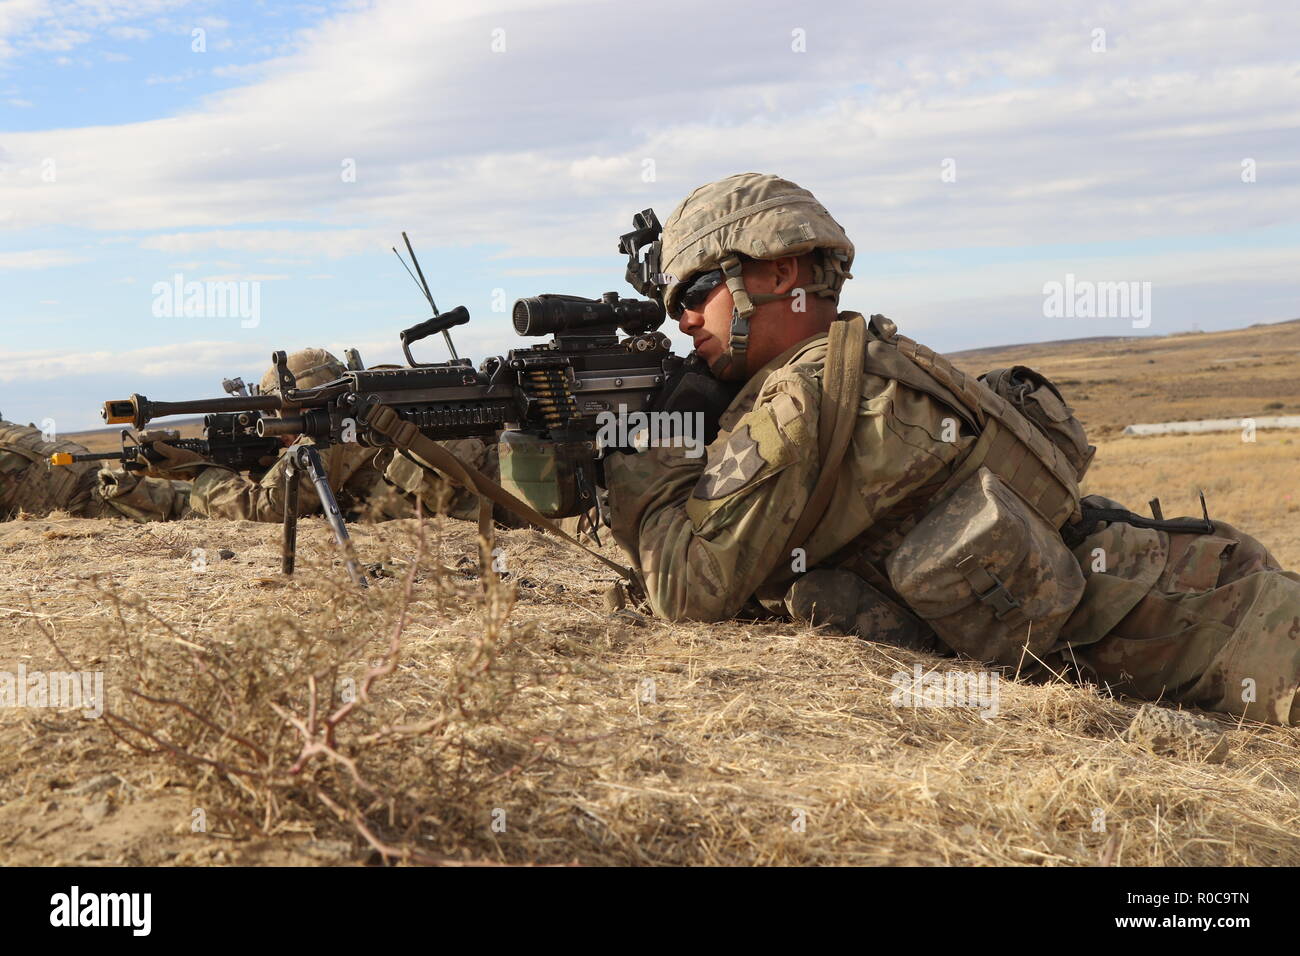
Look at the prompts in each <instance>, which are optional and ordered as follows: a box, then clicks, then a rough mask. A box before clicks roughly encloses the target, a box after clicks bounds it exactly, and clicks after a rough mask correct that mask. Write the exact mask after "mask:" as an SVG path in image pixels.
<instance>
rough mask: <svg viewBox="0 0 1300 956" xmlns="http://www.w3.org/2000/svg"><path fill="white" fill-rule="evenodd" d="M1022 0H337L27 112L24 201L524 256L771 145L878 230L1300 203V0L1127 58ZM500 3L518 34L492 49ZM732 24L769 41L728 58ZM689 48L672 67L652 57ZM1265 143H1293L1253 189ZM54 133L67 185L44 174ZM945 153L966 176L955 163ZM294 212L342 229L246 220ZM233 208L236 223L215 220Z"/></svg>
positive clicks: (146, 220) (13, 145) (1162, 31)
mask: <svg viewBox="0 0 1300 956" xmlns="http://www.w3.org/2000/svg"><path fill="white" fill-rule="evenodd" d="M142 6H148V4H147V3H145V4H142ZM819 9H820V8H819ZM1018 10H1019V6H1018V5H1017V4H1016V3H1013V2H1006V3H1001V4H996V3H995V4H991V5H989V7H988V8H987V9H984V10H982V12H981V16H980V17H978V18H975V17H971V18H967V19H966V20H965V21H955V20H953V19H952V18H951V17H950V16H948V14H950V13H951V8H950V7H949V5H947V4H938V3H936V2H932V3H921V4H917V5H914V6H912V7H908V8H906V9H899V8H890V9H889V10H888V11H887V12H886V11H873V10H869V9H866V8H862V7H859V6H858V5H855V4H850V3H847V2H845V3H840V4H831V5H829V6H828V7H827V8H826V9H825V10H823V11H822V12H821V13H820V14H819V17H818V18H817V22H810V23H809V24H807V29H808V44H809V45H808V53H806V54H801V55H800V54H794V53H792V52H790V48H789V38H790V30H791V26H790V22H789V21H790V20H791V15H790V14H787V13H785V12H784V9H783V8H778V7H777V6H775V5H762V4H759V5H757V6H756V7H755V8H754V9H753V10H751V11H750V12H749V15H748V16H747V18H746V20H745V22H744V23H743V24H741V25H737V23H736V18H735V17H734V15H733V14H732V13H731V12H729V11H727V10H724V9H717V10H714V9H710V8H707V7H701V6H700V5H698V4H685V3H678V2H673V0H669V2H667V3H666V4H663V5H661V7H660V8H659V9H658V14H657V15H656V16H655V17H651V18H648V19H647V20H646V21H645V22H638V24H637V27H636V37H637V43H636V46H635V47H633V48H629V47H628V45H627V44H626V43H622V42H612V41H613V40H615V39H619V38H626V37H627V35H628V31H629V25H628V19H627V11H626V9H625V8H622V7H620V6H618V5H609V6H608V7H606V6H599V5H596V6H593V5H584V4H574V3H560V4H555V3H541V2H510V0H506V2H501V0H498V2H494V3H482V4H469V3H449V4H423V3H417V2H414V0H400V2H385V3H379V4H377V5H375V6H373V7H367V8H365V9H359V10H350V11H346V12H344V13H341V14H336V15H333V16H331V17H329V18H328V19H325V20H323V21H322V22H320V23H319V24H318V25H316V26H314V27H313V28H311V29H309V30H306V31H304V32H303V33H302V35H301V36H300V37H299V38H298V39H297V42H296V44H295V48H296V52H291V53H288V54H285V55H282V56H279V57H276V58H274V59H272V60H269V61H267V62H265V63H263V64H258V65H256V66H255V68H254V69H255V71H256V72H255V73H254V74H253V75H254V76H256V77H258V78H257V79H251V78H250V82H249V84H248V85H247V86H243V87H239V88H235V89H232V90H228V91H226V92H223V93H220V94H218V95H214V96H211V97H209V98H208V99H207V100H205V101H204V102H203V103H202V105H201V106H200V107H199V108H197V109H194V110H192V111H188V112H185V113H182V114H180V115H177V116H173V117H170V118H166V119H157V120H151V121H147V122H140V123H131V124H124V125H120V126H105V127H90V128H83V129H71V130H50V131H42V132H39V133H21V134H16V135H13V136H10V137H9V138H8V140H7V143H6V145H7V146H8V148H9V149H10V150H11V152H12V153H13V154H14V156H15V157H16V162H17V165H18V166H19V167H20V168H21V169H22V170H25V171H26V174H25V175H17V176H12V177H9V178H8V179H7V180H5V181H3V182H0V205H8V206H10V207H12V208H14V209H16V210H18V212H19V215H16V216H15V218H14V220H13V221H14V222H15V223H18V222H21V223H23V224H25V225H37V224H46V223H55V224H64V225H77V226H85V227H90V228H94V229H101V230H133V229H160V228H161V229H168V230H174V232H172V233H170V234H169V235H168V236H166V237H159V236H154V237H152V238H150V239H147V240H145V242H144V245H145V247H146V248H185V249H201V248H237V249H240V250H243V251H254V252H258V251H274V252H285V251H301V252H303V253H304V254H310V255H317V256H320V255H324V256H334V257H337V256H344V255H352V254H355V253H357V252H359V251H363V250H364V249H365V248H367V247H368V246H367V242H368V239H367V238H366V237H369V236H373V237H375V244H377V245H378V244H382V246H383V247H386V245H387V244H388V243H387V242H386V241H385V240H386V239H387V238H388V237H390V236H391V235H393V234H394V233H395V231H396V230H397V229H398V228H409V229H411V230H412V231H413V232H415V233H417V234H418V235H420V236H421V237H426V236H427V237H429V238H427V239H422V241H424V242H426V243H427V242H434V243H440V244H456V245H463V244H470V243H475V244H485V245H494V246H499V247H502V248H503V249H504V250H505V251H507V252H509V253H510V254H516V255H547V256H554V255H556V254H561V255H563V254H569V255H583V256H589V255H595V254H606V253H608V252H609V246H610V236H611V235H616V234H617V232H618V231H620V230H623V229H626V228H627V220H628V218H629V217H630V214H631V213H632V212H634V211H637V210H639V209H641V208H644V207H645V206H647V205H651V204H654V205H656V206H658V207H659V209H660V213H661V215H664V214H666V212H667V210H668V207H670V206H671V205H672V204H673V203H674V202H675V201H676V200H677V199H678V198H680V196H681V195H683V194H684V193H685V192H686V191H687V190H688V189H690V188H691V187H693V186H695V185H698V184H699V183H701V182H704V181H707V180H709V179H713V178H716V177H718V176H720V175H725V174H727V173H730V172H735V171H738V170H740V169H744V168H754V167H758V168H761V169H767V170H772V171H779V172H782V173H784V174H786V175H788V176H790V177H792V178H794V179H796V180H798V181H800V182H803V183H805V184H807V185H809V186H810V187H812V188H814V189H815V190H816V191H818V194H819V196H821V198H823V200H824V201H825V202H826V203H827V205H828V206H829V207H830V208H831V209H832V210H833V211H834V212H835V213H836V214H837V216H839V217H840V218H841V219H842V221H844V223H845V225H846V227H848V228H849V231H850V234H851V235H854V236H855V237H856V238H857V241H858V243H859V246H860V247H861V248H863V249H864V250H869V249H872V248H890V249H897V248H924V247H934V246H945V245H957V244H960V245H996V244H1016V245H1026V244H1033V243H1042V242H1067V241H1090V240H1098V241H1102V240H1107V239H1110V238H1113V237H1115V236H1116V235H1123V236H1125V237H1126V238H1130V239H1132V238H1141V237H1150V236H1160V235H1170V234H1178V233H1186V232H1202V233H1203V232H1214V231H1224V230H1237V229H1245V228H1251V227H1258V226H1265V225H1269V224H1273V223H1276V222H1278V221H1279V220H1281V219H1283V218H1284V217H1285V215H1286V214H1287V213H1286V211H1287V210H1295V209H1296V208H1300V170H1297V169H1296V168H1295V166H1293V165H1286V163H1288V162H1289V161H1290V160H1291V158H1292V157H1294V156H1295V153H1296V149H1295V146H1296V136H1295V133H1294V130H1295V128H1296V127H1297V126H1300V96H1297V92H1298V91H1300V78H1298V76H1297V67H1296V59H1295V55H1294V52H1293V50H1292V49H1291V47H1290V45H1289V42H1288V40H1287V39H1286V37H1288V36H1294V35H1295V33H1296V31H1297V29H1298V28H1300V10H1297V9H1295V8H1289V7H1277V6H1276V5H1261V6H1260V7H1258V8H1252V7H1251V5H1250V4H1249V3H1246V4H1234V5H1233V6H1232V7H1231V8H1227V7H1225V8H1222V9H1221V10H1215V9H1210V10H1207V11H1201V12H1200V13H1198V15H1197V17H1195V18H1188V17H1186V16H1184V15H1183V14H1181V13H1179V12H1177V11H1174V10H1173V8H1171V7H1169V6H1168V5H1167V4H1165V3H1164V2H1162V0H1146V2H1140V3H1136V4H1132V5H1129V6H1128V7H1127V8H1126V12H1125V17H1124V18H1123V20H1122V21H1120V22H1119V23H1108V24H1107V26H1108V28H1109V31H1110V32H1109V43H1108V52H1107V53H1105V54H1093V53H1091V52H1090V51H1089V47H1088V45H1089V40H1090V35H1089V31H1090V29H1091V27H1090V26H1089V24H1090V23H1091V22H1092V21H1093V20H1094V19H1095V17H1094V15H1093V14H1092V13H1091V12H1090V10H1091V8H1089V7H1087V6H1086V5H1083V4H1081V3H1077V4H1069V3H1067V4H1063V5H1061V6H1060V7H1059V8H1055V9H1053V11H1052V12H1050V13H1048V14H1045V15H1044V16H1042V17H1035V18H1024V17H1022V16H1020V15H1019V14H1018V12H1017V11H1018ZM939 13H943V14H944V18H943V20H942V21H941V22H940V21H938V20H936V15H937V14H939ZM794 19H796V20H797V19H798V16H797V15H795V16H794ZM685 20H689V21H690V22H691V23H692V24H693V29H692V30H691V31H690V32H689V33H687V34H685V35H683V34H682V31H681V30H679V29H677V28H676V25H677V24H679V23H681V22H684V21H685ZM578 21H581V22H582V24H583V27H584V29H582V30H576V29H573V26H574V24H575V22H578ZM823 24H825V25H823ZM73 26H76V27H78V28H80V27H81V25H80V24H77V23H74V24H73ZM496 28H500V29H504V30H505V38H506V52H505V53H500V54H494V53H492V52H491V49H490V40H491V31H492V30H493V29H496ZM715 30H716V31H718V33H720V34H726V35H728V36H730V37H732V39H731V41H729V42H731V43H734V44H737V45H739V46H743V47H744V48H745V49H746V50H748V51H751V52H750V55H747V56H745V57H740V58H736V57H719V56H717V55H716V50H715V49H714V48H713V47H712V46H711V45H710V44H709V43H708V42H707V38H708V37H709V36H711V35H714V34H713V31H715ZM737 31H739V33H738V32H737ZM864 36H869V37H871V46H870V49H869V51H868V50H864V48H863V47H862V45H861V38H862V37H864ZM1208 36H1212V37H1213V38H1214V40H1213V43H1207V42H1206V37H1208ZM602 39H603V40H608V41H611V42H602ZM668 46H671V47H672V48H673V50H674V54H675V58H674V62H673V65H672V66H671V67H665V66H664V64H663V62H662V61H660V60H659V59H657V58H656V57H654V56H652V55H650V53H649V52H648V51H653V50H660V49H664V48H666V47H668ZM638 51H647V52H645V53H644V54H642V53H640V52H638ZM638 56H642V57H643V59H644V64H643V67H642V69H640V70H639V71H638V70H637V69H635V68H629V63H631V64H633V67H634V66H635V63H636V58H637V57H638ZM339 64H350V65H351V67H352V68H349V69H340V68H339ZM367 64H369V66H368V65H367ZM380 65H382V68H379V67H380ZM625 76H632V77H636V79H634V80H624V79H623V77H625ZM1243 155H1252V156H1257V157H1258V159H1259V162H1260V164H1261V169H1263V168H1264V167H1265V165H1266V164H1269V163H1271V164H1273V166H1272V170H1273V175H1272V176H1271V178H1261V181H1260V182H1259V183H1257V184H1255V188H1254V190H1253V192H1252V191H1249V190H1248V189H1247V188H1245V187H1243V185H1242V184H1241V183H1240V182H1239V178H1238V171H1239V170H1238V163H1239V161H1240V159H1241V157H1242V156H1243ZM44 156H53V157H55V158H56V159H57V160H58V162H59V170H60V175H59V182H58V184H57V188H56V189H46V190H43V191H40V192H38V191H36V190H35V189H34V188H33V186H34V185H35V183H36V181H37V180H36V179H35V177H37V176H38V174H39V163H37V162H36V160H37V159H38V158H39V157H44ZM946 157H952V158H953V159H954V160H955V161H956V169H957V180H956V182H953V183H944V182H942V181H941V180H940V175H939V173H940V170H939V163H940V161H941V160H943V159H944V158H946ZM345 159H352V160H355V163H356V181H355V182H345V181H344V180H343V177H342V176H341V175H340V173H341V164H342V163H343V161H344V160H345ZM646 160H653V161H654V169H655V176H656V178H655V181H653V182H648V183H647V182H643V181H642V175H643V173H644V171H645V169H646ZM284 221H295V222H304V223H311V224H316V225H317V226H318V227H320V228H321V230H322V232H321V235H320V236H319V237H318V236H316V235H313V236H310V237H304V233H303V231H299V230H275V231H272V232H259V231H257V230H249V229H247V228H246V227H247V226H249V225H251V224H256V223H258V222H284ZM232 226H239V227H243V228H238V229H231V228H230V227H232ZM211 227H221V228H222V232H223V233H224V234H225V238H214V236H215V235H216V234H215V233H197V232H194V230H196V229H199V228H203V229H207V228H211ZM166 243H172V245H171V246H168V245H166Z"/></svg>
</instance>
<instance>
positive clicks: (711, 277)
mask: <svg viewBox="0 0 1300 956" xmlns="http://www.w3.org/2000/svg"><path fill="white" fill-rule="evenodd" d="M725 278H726V276H724V275H723V274H722V270H721V269H714V270H713V271H712V272H701V273H700V274H699V275H697V276H696V277H695V278H694V279H692V280H691V282H690V285H688V286H687V287H686V288H685V289H684V290H682V294H681V295H679V296H678V297H677V306H676V308H674V309H673V311H672V314H671V317H672V318H673V319H674V320H676V319H680V318H681V317H682V313H684V312H686V311H687V310H688V309H689V310H690V311H692V312H695V311H697V310H698V309H699V308H700V307H701V306H702V305H704V300H705V299H707V298H708V297H709V293H711V292H712V291H713V290H714V289H716V288H717V287H718V286H719V285H721V284H722V282H723V280H724V279H725Z"/></svg>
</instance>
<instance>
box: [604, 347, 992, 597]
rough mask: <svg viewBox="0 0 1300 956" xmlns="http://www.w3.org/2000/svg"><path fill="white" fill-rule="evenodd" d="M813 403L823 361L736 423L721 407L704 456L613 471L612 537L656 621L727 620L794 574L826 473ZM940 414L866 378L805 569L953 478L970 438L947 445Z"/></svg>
mask: <svg viewBox="0 0 1300 956" xmlns="http://www.w3.org/2000/svg"><path fill="white" fill-rule="evenodd" d="M822 354H824V352H823V353H822ZM817 357H820V356H817ZM742 398H743V394H742ZM737 401H738V402H740V401H741V399H738V400H737ZM820 405H821V367H820V365H818V364H807V363H805V364H799V365H787V366H786V367H784V368H781V369H779V370H777V371H776V372H774V373H772V374H771V375H770V376H769V377H768V378H767V380H766V382H764V383H763V386H762V389H761V390H760V391H759V392H758V394H757V396H756V398H755V399H754V403H753V406H752V409H750V410H748V411H746V412H744V413H743V414H741V415H739V416H738V417H736V416H733V415H732V410H731V409H729V410H728V413H727V415H725V416H724V417H723V428H724V431H723V432H721V433H720V434H719V435H718V438H717V440H716V441H714V443H713V444H712V445H710V446H709V448H708V451H707V457H706V458H695V459H691V458H688V457H686V450H683V449H677V448H652V449H649V450H648V451H645V452H642V453H641V454H639V455H614V456H611V458H610V459H609V460H608V461H607V463H606V484H607V486H608V488H609V492H610V503H611V512H612V524H613V532H614V536H615V538H616V539H617V540H618V542H619V544H620V545H621V546H622V547H623V548H624V550H625V551H627V552H628V553H629V554H630V555H631V556H632V559H633V561H634V562H635V563H636V564H637V565H638V567H639V568H640V570H641V571H642V573H643V575H644V577H645V580H646V589H647V592H648V597H649V599H650V604H651V606H652V608H653V609H654V611H655V613H656V614H658V615H660V616H662V617H665V618H668V619H670V620H683V619H694V620H705V621H708V620H722V619H725V618H728V617H731V616H733V615H734V614H735V613H736V612H737V611H738V610H739V609H740V608H741V607H742V606H743V605H744V603H745V602H746V601H747V600H748V599H749V597H750V596H751V595H752V594H753V593H754V592H755V591H756V590H757V589H758V588H759V587H760V585H762V584H763V583H764V582H765V581H767V580H768V579H769V577H773V576H774V572H777V571H780V572H782V575H783V576H788V570H794V567H793V562H794V556H793V555H791V554H788V553H786V550H785V545H786V542H787V541H788V539H789V536H790V533H791V531H792V529H793V527H794V525H795V523H796V522H797V521H798V518H799V516H800V514H802V512H803V509H804V506H805V504H806V503H807V501H808V498H809V496H810V495H811V492H812V489H813V487H814V485H815V484H816V482H817V477H818V474H819V471H820V463H819V453H818V444H817V420H818V414H819V411H820ZM735 407H736V406H735V405H733V409H734V408H735ZM946 417H947V414H946V413H945V411H944V410H943V407H942V406H941V405H939V404H938V403H937V402H934V401H932V400H930V399H929V398H928V397H926V396H923V395H921V394H919V393H916V392H913V391H911V390H910V389H907V388H906V387H904V386H900V385H899V384H898V383H897V382H894V381H891V380H887V379H882V378H877V377H876V376H873V375H864V376H863V397H862V400H861V404H860V406H859V413H858V421H857V425H856V426H855V430H854V435H853V438H852V440H851V442H850V445H849V449H848V452H847V453H846V455H845V459H844V462H843V464H842V466H841V468H842V469H843V470H842V471H841V474H840V477H839V480H838V484H837V486H836V490H835V494H834V496H833V497H832V498H831V502H830V505H829V507H828V509H827V511H826V518H824V519H823V520H822V521H821V523H820V524H819V525H818V526H817V527H816V528H815V529H814V531H813V533H812V535H810V536H809V538H808V539H807V541H806V542H805V543H804V545H803V549H804V561H805V566H806V568H808V569H811V568H812V567H814V566H815V565H816V563H817V562H818V561H821V560H824V559H825V558H826V557H828V556H829V555H831V554H833V553H835V552H836V551H838V550H839V549H841V548H843V547H844V546H845V545H847V544H849V543H850V542H852V541H853V540H854V539H855V538H857V537H858V536H859V535H861V534H862V533H863V532H864V531H866V530H867V529H868V528H870V527H871V526H872V524H873V523H874V522H875V520H876V518H877V517H878V516H880V515H881V514H883V513H885V512H886V511H887V510H889V509H890V508H892V507H893V506H894V505H896V504H897V503H898V502H900V501H901V500H903V499H904V498H905V497H906V496H907V495H908V494H909V493H914V492H916V490H917V489H918V488H919V487H921V486H922V485H924V484H926V483H928V482H932V481H934V480H935V477H936V475H938V474H939V473H941V472H942V473H947V470H948V469H949V468H950V466H951V464H952V462H953V461H954V460H955V459H956V458H957V457H958V455H959V453H960V450H961V448H963V447H964V446H965V444H966V443H968V442H969V440H970V439H969V437H968V436H962V437H961V439H960V440H959V441H955V442H954V441H952V440H951V439H949V440H948V441H944V440H943V437H944V432H945V428H946V425H945V418H946ZM798 570H803V568H798Z"/></svg>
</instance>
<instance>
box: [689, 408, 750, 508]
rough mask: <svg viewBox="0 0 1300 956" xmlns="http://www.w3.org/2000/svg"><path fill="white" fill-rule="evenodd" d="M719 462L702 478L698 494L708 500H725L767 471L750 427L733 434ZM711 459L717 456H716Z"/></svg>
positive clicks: (719, 455)
mask: <svg viewBox="0 0 1300 956" xmlns="http://www.w3.org/2000/svg"><path fill="white" fill-rule="evenodd" d="M718 450H719V452H720V454H718V456H717V457H716V460H714V461H711V462H709V466H708V467H707V468H706V469H705V470H704V474H702V475H700V480H699V481H698V482H696V484H695V492H694V495H695V497H696V498H702V499H704V500H705V501H716V500H717V499H718V498H725V497H727V495H730V494H734V493H735V492H737V491H739V490H740V489H741V488H743V487H744V486H745V485H746V484H747V483H748V482H749V480H750V479H751V478H753V477H754V476H755V475H757V474H758V473H759V472H760V471H762V469H763V465H764V464H766V462H764V461H763V456H762V455H761V454H759V450H758V442H756V441H755V440H754V439H753V437H752V436H751V435H750V433H749V425H741V426H740V428H738V429H736V430H735V431H734V432H732V433H731V434H730V435H729V436H728V437H727V440H726V441H725V442H724V443H723V444H722V446H721V447H720V448H719V449H718ZM709 457H710V458H712V457H714V456H712V455H710V456H709Z"/></svg>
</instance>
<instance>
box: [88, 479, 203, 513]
mask: <svg viewBox="0 0 1300 956" xmlns="http://www.w3.org/2000/svg"><path fill="white" fill-rule="evenodd" d="M189 501H190V483H189V482H188V481H177V480H172V479H168V478H147V477H145V476H144V475H140V474H136V473H134V472H130V471H127V470H126V469H125V468H103V469H101V470H100V471H99V472H97V473H96V475H95V485H94V488H93V492H92V494H91V495H90V496H89V501H88V502H87V505H86V507H85V509H84V513H85V514H86V516H87V517H96V518H101V517H102V518H107V517H118V516H122V517H126V518H130V519H132V520H133V521H141V522H143V521H175V520H176V519H177V518H181V517H183V516H185V515H186V514H187V513H188V510H189ZM74 513H75V512H74Z"/></svg>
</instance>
